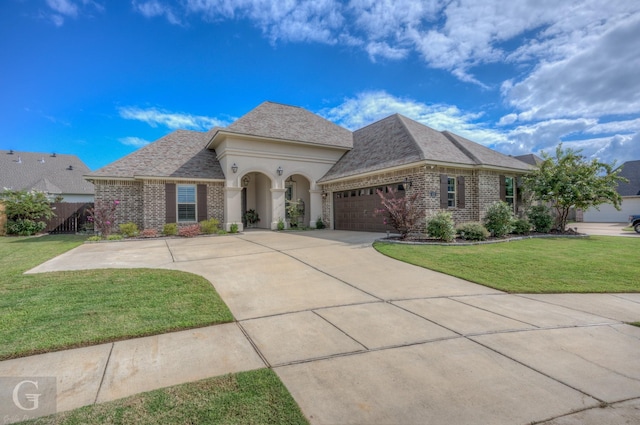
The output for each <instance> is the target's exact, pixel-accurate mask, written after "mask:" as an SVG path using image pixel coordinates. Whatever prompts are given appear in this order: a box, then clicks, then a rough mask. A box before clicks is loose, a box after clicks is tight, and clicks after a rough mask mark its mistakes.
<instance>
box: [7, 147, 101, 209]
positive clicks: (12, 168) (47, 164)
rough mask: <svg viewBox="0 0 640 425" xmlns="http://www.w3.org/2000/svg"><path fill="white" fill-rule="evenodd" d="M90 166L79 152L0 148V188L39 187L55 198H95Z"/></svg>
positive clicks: (77, 200)
mask: <svg viewBox="0 0 640 425" xmlns="http://www.w3.org/2000/svg"><path fill="white" fill-rule="evenodd" d="M89 172H90V170H89V168H88V167H87V166H86V165H85V164H84V163H83V162H82V161H81V160H80V159H79V158H78V157H77V156H75V155H64V154H57V153H36V152H18V151H13V150H8V151H6V150H0V190H1V189H3V188H7V189H14V190H23V189H24V190H32V189H34V190H38V191H41V192H46V193H47V194H48V195H49V197H50V199H51V200H52V201H53V200H55V199H56V198H62V200H63V202H93V192H94V190H93V184H91V183H90V182H88V181H86V180H85V179H84V177H83V176H84V175H85V174H87V173H89Z"/></svg>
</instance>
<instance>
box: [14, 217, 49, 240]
mask: <svg viewBox="0 0 640 425" xmlns="http://www.w3.org/2000/svg"><path fill="white" fill-rule="evenodd" d="M46 227H47V224H46V223H45V222H44V221H35V220H29V219H27V218H25V219H22V218H19V219H17V220H8V221H7V233H8V234H10V235H19V236H31V235H35V234H36V233H38V232H42V231H43V230H44V229H45V228H46Z"/></svg>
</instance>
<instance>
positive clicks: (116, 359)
mask: <svg viewBox="0 0 640 425" xmlns="http://www.w3.org/2000/svg"><path fill="white" fill-rule="evenodd" d="M376 236H377V235H375V234H366V233H357V232H332V231H322V232H306V233H284V234H283V233H275V232H260V231H257V232H247V233H246V234H244V235H239V236H235V237H218V238H198V239H170V240H166V241H149V242H148V245H144V244H145V243H147V242H125V243H113V244H95V245H83V246H81V247H79V248H76V249H75V250H73V251H71V252H69V253H67V254H64V255H63V256H60V257H57V258H56V259H53V260H51V261H49V262H47V263H45V264H43V265H41V266H39V267H37V268H36V269H35V271H51V270H61V269H65V267H73V268H75V267H79V266H84V265H87V264H90V265H92V266H93V267H135V266H138V267H140V266H146V267H149V266H152V267H163V268H171V269H178V270H185V271H189V272H193V273H197V274H200V275H202V276H204V277H206V278H207V279H209V280H210V281H211V282H212V284H213V285H214V286H215V288H216V290H217V291H218V292H219V293H220V295H221V296H222V298H223V299H224V301H225V302H226V303H227V305H228V306H229V308H230V309H231V311H232V312H233V314H234V316H235V317H236V319H237V320H238V322H237V323H234V324H227V325H220V326H214V327H209V328H203V329H196V330H191V331H184V332H178V333H174V334H166V335H160V336H155V337H148V338H140V339H136V340H129V341H122V342H116V343H114V344H104V345H101V346H96V347H87V348H83V349H78V350H70V351H68V352H63V353H50V354H45V355H42V356H33V357H28V358H23V359H15V360H9V361H6V362H0V376H3V375H4V376H7V375H9V376H25V375H27V376H32V373H33V372H38V373H43V374H47V375H55V376H56V377H57V378H58V382H59V388H58V393H59V408H60V409H61V410H66V409H70V408H73V407H77V406H79V405H83V404H91V403H94V402H96V401H97V402H103V401H107V400H112V399H116V398H119V397H124V396H126V395H129V394H134V393H137V392H140V391H147V390H150V389H153V388H159V387H163V386H167V385H173V384H176V383H181V382H188V381H192V380H196V379H201V378H206V377H209V376H214V375H219V374H223V373H229V372H235V371H239V370H249V369H255V368H259V367H264V366H265V365H266V366H269V367H272V368H273V369H274V370H275V371H276V373H277V374H278V375H279V376H280V378H281V379H282V381H283V382H284V384H285V385H286V386H287V388H288V389H289V391H290V392H291V394H292V395H293V397H294V398H295V399H296V401H297V402H298V404H299V405H300V407H301V409H302V411H303V412H304V414H305V415H306V417H307V418H309V420H310V422H312V423H318V424H325V423H327V424H328V423H370V424H376V423H403V424H404V423H416V424H418V423H420V424H422V423H432V424H452V423H455V424H465V423H468V424H475V423H491V424H525V423H548V424H558V425H559V424H593V425H595V424H598V425H599V424H602V423H607V424H616V423H620V424H622V423H640V362H638V360H637V359H638V353H640V328H637V327H633V326H629V325H626V324H624V322H627V321H638V320H640V294H612V295H608V294H586V295H566V294H565V295H508V294H504V293H501V292H499V291H496V290H492V289H490V288H486V287H484V286H479V285H475V284H472V283H469V282H466V281H463V280H460V279H457V278H453V277H451V276H446V275H442V274H440V273H436V272H432V271H429V270H425V269H422V268H419V267H415V266H411V265H408V264H404V263H400V262H397V261H395V260H392V259H390V258H388V257H385V256H382V255H380V254H379V253H377V252H376V251H375V250H374V249H373V248H372V247H371V241H372V240H373V239H375V237H376ZM79 259H81V260H82V261H78V260H79ZM79 364H82V365H84V366H83V367H82V368H79V367H78V365H79ZM83 388H84V389H86V391H85V390H84V389H83ZM603 406H606V408H603ZM545 421H548V422H545ZM625 421H626V422H625Z"/></svg>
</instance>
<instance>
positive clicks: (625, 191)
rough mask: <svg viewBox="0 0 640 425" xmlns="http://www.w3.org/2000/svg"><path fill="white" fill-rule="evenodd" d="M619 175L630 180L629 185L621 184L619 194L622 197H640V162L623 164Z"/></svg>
mask: <svg viewBox="0 0 640 425" xmlns="http://www.w3.org/2000/svg"><path fill="white" fill-rule="evenodd" d="M619 175H620V176H621V177H625V178H627V179H629V183H620V184H619V185H618V193H619V194H620V195H621V196H640V160H636V161H627V162H625V163H624V164H622V171H620V174H619Z"/></svg>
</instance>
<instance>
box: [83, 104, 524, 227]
mask: <svg viewBox="0 0 640 425" xmlns="http://www.w3.org/2000/svg"><path fill="white" fill-rule="evenodd" d="M530 169H531V166H530V165H528V164H526V163H524V162H522V161H520V160H518V159H516V158H513V157H510V156H507V155H503V154H501V153H499V152H496V151H494V150H492V149H489V148H487V147H485V146H482V145H480V144H478V143H475V142H472V141H470V140H468V139H465V138H464V137H461V136H458V135H456V134H453V133H451V132H448V131H442V132H441V131H437V130H434V129H432V128H429V127H427V126H425V125H423V124H420V123H418V122H416V121H414V120H411V119H409V118H407V117H404V116H402V115H398V114H395V115H392V116H389V117H387V118H384V119H382V120H380V121H377V122H375V123H373V124H370V125H368V126H366V127H363V128H361V129H359V130H357V131H353V132H352V131H350V130H347V129H345V128H343V127H340V126H338V125H336V124H334V123H332V122H330V121H328V120H326V119H324V118H322V117H320V116H318V115H316V114H314V113H312V112H310V111H307V110H305V109H303V108H300V107H295V106H288V105H283V104H279V103H273V102H264V103H262V104H261V105H259V106H258V107H256V108H255V109H253V110H251V111H249V112H248V113H247V114H246V115H244V116H242V117H241V118H239V119H238V120H236V121H235V122H233V123H232V124H230V125H229V126H228V127H224V128H222V127H216V128H212V129H211V130H210V131H208V132H197V131H185V130H178V131H175V132H173V133H170V134H168V135H167V136H165V137H163V138H161V139H159V140H157V141H155V142H153V143H151V144H149V145H147V146H145V147H143V148H141V149H139V150H137V151H135V152H133V153H132V154H130V155H128V156H126V157H124V158H122V159H120V160H118V161H115V162H113V163H111V164H109V165H107V166H105V167H103V168H101V169H99V170H97V171H95V172H93V173H89V174H87V175H86V176H85V177H86V178H87V179H88V180H89V181H91V182H93V183H94V185H95V190H96V202H101V201H109V202H110V201H114V200H119V201H120V206H119V210H118V220H119V222H120V223H123V222H128V221H132V222H135V223H136V224H137V225H138V226H139V227H140V228H145V229H148V228H155V229H158V230H160V229H162V226H163V225H164V224H165V223H173V222H177V223H178V224H179V225H182V224H189V223H196V222H199V221H202V220H205V219H208V218H211V217H214V218H216V219H218V220H220V222H222V223H224V225H225V228H226V229H229V227H230V226H231V224H232V223H235V224H238V226H239V228H240V229H242V228H243V215H244V213H245V212H246V211H248V210H250V209H252V210H255V211H256V212H257V213H258V215H259V217H260V221H259V222H258V223H257V227H262V228H267V229H275V228H277V225H278V221H279V220H283V221H285V222H286V217H287V213H286V208H285V207H286V201H287V200H294V201H296V200H298V199H299V200H300V201H301V205H304V214H303V225H306V226H310V227H314V226H315V223H316V221H317V219H318V218H321V219H322V220H323V221H324V222H325V224H326V225H328V226H329V228H332V229H344V230H363V231H384V230H386V229H387V227H386V226H385V225H384V224H383V223H382V218H381V217H379V216H375V215H374V210H375V209H376V208H377V207H378V206H379V203H380V199H379V197H378V195H377V193H376V190H377V189H379V188H382V189H384V190H386V188H387V187H390V186H391V187H394V188H396V189H398V190H400V191H401V192H404V193H413V192H414V191H418V192H419V194H420V196H419V198H418V202H419V205H420V207H421V208H423V209H424V214H425V217H428V216H430V215H431V214H435V213H436V212H438V211H440V210H448V211H451V212H452V214H453V217H454V219H455V220H456V221H457V222H465V221H480V220H482V219H483V218H484V214H485V212H486V209H487V208H488V207H489V205H491V204H493V203H494V202H496V201H499V200H501V199H502V200H504V201H506V202H509V203H510V204H511V205H513V208H514V211H517V210H518V207H519V198H518V188H517V180H518V177H519V176H521V175H523V174H525V173H527V172H528V171H529V170H530Z"/></svg>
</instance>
